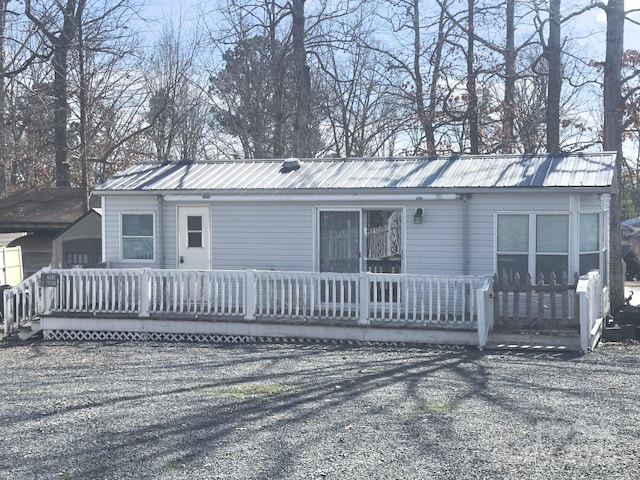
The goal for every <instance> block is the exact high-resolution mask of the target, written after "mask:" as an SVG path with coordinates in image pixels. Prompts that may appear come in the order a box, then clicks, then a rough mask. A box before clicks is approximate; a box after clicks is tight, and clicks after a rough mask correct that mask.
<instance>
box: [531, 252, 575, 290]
mask: <svg viewBox="0 0 640 480" xmlns="http://www.w3.org/2000/svg"><path fill="white" fill-rule="evenodd" d="M568 258H569V257H568V256H567V255H536V278H535V283H538V279H539V278H540V274H541V273H542V275H544V283H549V278H550V276H551V272H553V273H555V274H556V283H561V282H562V275H563V274H565V273H568V272H567V270H568V269H569V261H568Z"/></svg>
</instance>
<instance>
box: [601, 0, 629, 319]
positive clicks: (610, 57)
mask: <svg viewBox="0 0 640 480" xmlns="http://www.w3.org/2000/svg"><path fill="white" fill-rule="evenodd" d="M606 12H607V43H606V47H607V53H606V59H605V65H606V68H605V69H604V130H603V139H602V141H603V148H604V150H605V151H610V152H616V153H617V155H616V168H615V182H616V184H615V189H614V193H613V194H612V195H611V206H610V212H609V220H610V222H609V235H610V237H609V255H610V256H609V264H610V275H609V289H610V290H609V291H610V299H611V307H612V308H616V307H618V306H620V305H622V303H623V301H624V278H623V271H622V270H623V269H622V255H621V245H620V244H621V240H622V239H621V229H620V222H621V218H620V203H621V202H620V199H621V193H622V192H621V188H620V185H621V184H620V179H621V175H622V119H623V114H624V100H623V98H622V52H623V38H624V0H609V3H608V5H607V7H606Z"/></svg>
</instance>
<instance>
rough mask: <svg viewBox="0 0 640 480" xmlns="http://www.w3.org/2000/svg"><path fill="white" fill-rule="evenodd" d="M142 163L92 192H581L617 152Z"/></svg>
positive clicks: (606, 179) (610, 174)
mask: <svg viewBox="0 0 640 480" xmlns="http://www.w3.org/2000/svg"><path fill="white" fill-rule="evenodd" d="M291 165H294V166H295V160H291V159H289V160H287V161H285V162H283V160H228V161H214V162H197V161H194V162H168V163H139V164H136V165H134V166H132V167H130V168H128V169H127V170H124V171H123V172H121V173H118V174H116V175H114V176H113V177H111V178H110V179H108V180H107V181H106V182H104V183H103V184H102V185H100V186H98V187H97V188H96V193H107V192H129V191H147V192H165V193H166V192H190V191H191V192H196V191H198V192H202V191H216V192H217V191H220V192H230V193H232V192H248V191H261V192H265V191H266V192H274V193H275V192H288V193H291V192H295V191H300V192H305V191H323V190H347V191H348V190H365V189H367V190H369V189H375V190H378V189H394V190H395V189H398V191H402V190H403V189H424V188H429V189H476V188H538V187H583V188H589V187H590V188H600V189H607V188H608V187H610V186H611V185H612V182H613V178H614V166H615V153H573V154H562V155H491V156H489V155H477V156H473V155H461V156H450V157H402V158H358V159H306V160H300V161H299V166H300V168H298V169H291V168H285V167H291Z"/></svg>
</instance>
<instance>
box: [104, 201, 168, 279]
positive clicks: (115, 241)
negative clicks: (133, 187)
mask: <svg viewBox="0 0 640 480" xmlns="http://www.w3.org/2000/svg"><path fill="white" fill-rule="evenodd" d="M104 200H105V201H104V204H103V205H104V208H103V211H102V215H103V217H104V229H105V231H104V235H105V240H104V247H105V248H104V252H103V258H104V261H105V263H106V265H107V266H108V267H110V268H134V267H148V268H161V261H160V255H161V245H160V243H161V236H160V234H161V230H160V215H159V213H160V209H159V202H158V197H157V196H151V195H150V196H148V197H147V196H117V197H111V196H108V197H106V198H105V199H104ZM136 212H140V213H147V212H148V213H153V214H154V229H155V231H154V243H155V245H154V257H155V258H154V260H153V261H147V262H141V261H123V260H122V259H121V254H120V241H121V240H120V215H121V214H122V213H136Z"/></svg>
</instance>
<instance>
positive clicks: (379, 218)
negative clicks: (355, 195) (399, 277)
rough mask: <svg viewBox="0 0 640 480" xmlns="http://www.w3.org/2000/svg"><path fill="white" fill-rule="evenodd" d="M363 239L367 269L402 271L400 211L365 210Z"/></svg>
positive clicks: (385, 271)
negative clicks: (365, 245)
mask: <svg viewBox="0 0 640 480" xmlns="http://www.w3.org/2000/svg"><path fill="white" fill-rule="evenodd" d="M365 214H366V217H365V218H366V230H365V241H366V244H367V248H366V261H367V271H368V272H374V273H401V272H402V235H401V232H402V224H401V222H402V220H401V218H402V211H401V210H367V211H366V212H365Z"/></svg>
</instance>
